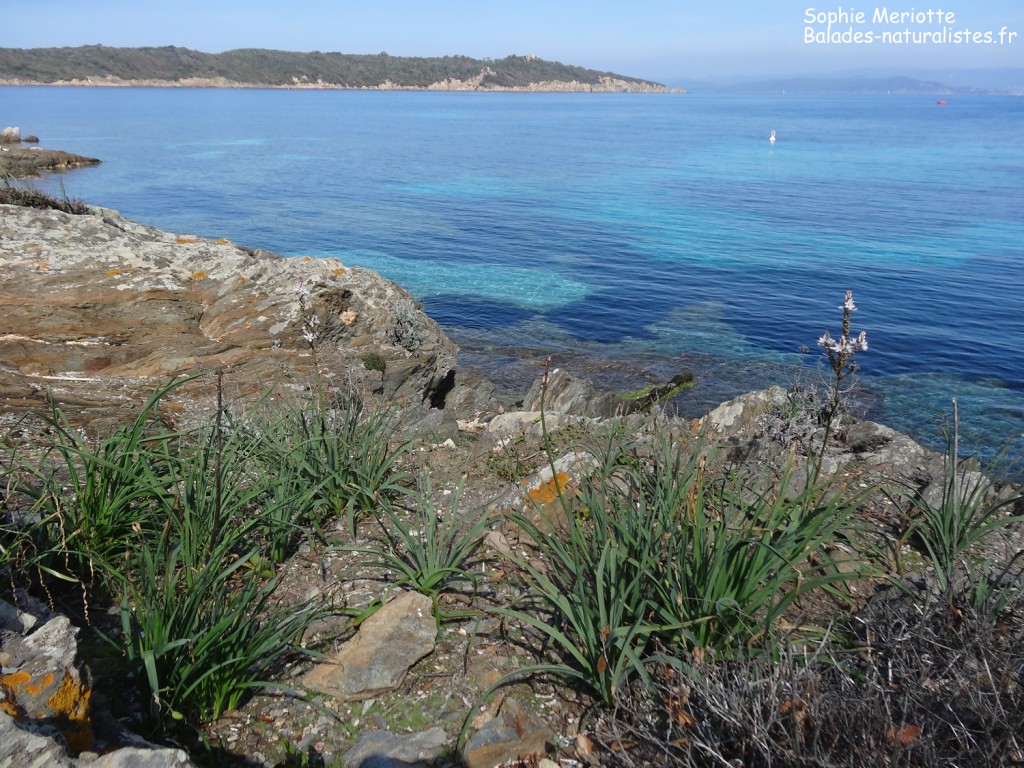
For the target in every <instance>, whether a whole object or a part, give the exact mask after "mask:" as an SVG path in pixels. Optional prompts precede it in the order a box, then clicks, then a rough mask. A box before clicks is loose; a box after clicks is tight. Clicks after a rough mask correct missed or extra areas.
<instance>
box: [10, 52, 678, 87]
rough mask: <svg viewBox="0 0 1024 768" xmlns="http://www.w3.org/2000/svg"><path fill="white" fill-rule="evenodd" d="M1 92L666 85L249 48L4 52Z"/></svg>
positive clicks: (523, 66)
mask: <svg viewBox="0 0 1024 768" xmlns="http://www.w3.org/2000/svg"><path fill="white" fill-rule="evenodd" d="M0 85H81V86H154V87H194V88H218V87H219V88H242V87H248V88H311V89H313V88H324V89H328V88H333V89H373V90H432V91H561V92H605V93H664V92H667V91H668V88H666V87H665V86H664V85H662V84H661V83H655V82H652V81H650V80H641V79H639V78H635V77H628V76H626V75H619V74H615V73H613V72H599V71H597V70H593V69H586V68H584V67H575V66H571V65H568V64H562V63H560V62H556V61H545V60H544V59H540V58H537V57H536V56H506V57H505V58H503V59H474V58H470V57H468V56H439V57H430V58H424V57H410V56H391V55H389V54H387V53H379V54H349V53H321V52H319V51H314V52H312V53H297V52H291V51H275V50H267V49H262V48H244V49H239V50H234V51H225V52H224V53H203V52H202V51H194V50H191V49H189V48H179V47H176V46H166V47H161V48H111V47H107V46H103V45H86V46H80V47H77V48H0Z"/></svg>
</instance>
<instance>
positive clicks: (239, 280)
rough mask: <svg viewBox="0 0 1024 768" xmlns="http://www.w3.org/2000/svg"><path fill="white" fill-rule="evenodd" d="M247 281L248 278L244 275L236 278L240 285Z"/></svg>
mask: <svg viewBox="0 0 1024 768" xmlns="http://www.w3.org/2000/svg"><path fill="white" fill-rule="evenodd" d="M248 279H249V278H247V277H246V276H245V275H239V276H238V282H240V283H244V282H245V281H246V280H248Z"/></svg>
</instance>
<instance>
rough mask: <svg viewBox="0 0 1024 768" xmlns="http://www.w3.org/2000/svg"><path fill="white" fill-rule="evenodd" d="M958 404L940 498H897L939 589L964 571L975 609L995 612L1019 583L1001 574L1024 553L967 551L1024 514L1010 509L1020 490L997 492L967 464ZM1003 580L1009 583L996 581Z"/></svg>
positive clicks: (950, 587) (949, 591)
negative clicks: (1006, 557)
mask: <svg viewBox="0 0 1024 768" xmlns="http://www.w3.org/2000/svg"><path fill="white" fill-rule="evenodd" d="M959 429H960V424H959V410H958V407H957V402H956V400H954V401H953V421H952V425H951V427H950V429H949V430H948V431H947V433H946V453H945V457H944V462H943V468H944V472H943V484H942V493H941V497H940V499H939V501H938V503H937V504H936V503H934V502H931V501H929V500H927V499H925V498H924V497H923V496H922V495H920V494H910V493H901V494H896V495H897V499H896V500H897V501H900V502H908V503H909V506H910V520H911V522H910V526H909V529H908V535H909V537H910V538H911V539H912V540H913V541H916V542H917V543H919V544H920V546H921V547H922V549H923V550H924V552H925V554H926V555H927V556H928V560H929V561H930V563H931V565H932V567H933V568H934V570H935V575H936V578H937V579H938V584H939V589H940V591H941V592H942V593H943V594H945V595H946V596H947V597H949V596H952V595H953V593H954V592H955V591H956V590H955V589H954V587H956V586H957V585H956V584H955V581H956V579H957V577H958V576H963V577H964V578H966V579H967V582H968V583H969V584H971V585H973V599H972V602H973V604H974V607H975V608H976V609H984V608H986V607H987V608H988V609H989V610H988V613H989V615H990V616H991V617H992V618H996V617H997V616H998V615H999V614H1000V613H1002V612H1003V611H1004V610H1005V609H1006V608H1007V606H1008V605H1009V604H1010V603H1011V602H1013V601H1014V600H1015V599H1016V596H1017V594H1018V593H1019V592H1020V585H1019V583H1018V582H1017V580H1016V579H1001V576H1007V575H1010V574H1012V573H1014V569H1015V567H1016V571H1017V572H1019V571H1020V570H1021V567H1020V566H1019V565H1017V563H1018V562H1019V561H1020V560H1021V558H1022V556H1024V553H1022V552H1018V553H1017V554H1016V555H1015V556H1014V557H1013V558H1012V559H1011V560H1010V562H1008V563H1004V564H1000V565H997V564H994V563H993V562H991V561H990V560H989V559H987V558H985V557H982V558H981V560H980V564H979V563H978V561H976V560H975V559H974V558H972V557H971V556H970V551H971V550H972V549H973V548H974V547H976V546H977V545H979V544H981V543H982V542H984V541H985V540H987V539H989V538H990V537H992V536H998V535H1000V534H1002V533H1003V532H1005V531H1006V529H1007V527H1009V526H1012V525H1017V524H1019V523H1021V522H1024V515H1019V514H1017V515H1014V514H1010V512H1011V511H1012V510H1013V509H1014V508H1015V507H1017V506H1018V505H1019V504H1020V503H1021V501H1022V500H1024V495H1022V494H1021V492H1020V491H1019V490H1017V491H1011V492H1003V493H999V492H997V489H996V488H995V486H994V485H993V483H992V481H991V480H989V479H988V478H987V477H986V476H985V475H984V474H982V473H981V472H978V471H973V470H971V469H969V468H968V466H967V464H966V462H964V461H962V460H961V458H960V450H959ZM1001 580H1005V581H1007V584H1005V585H1000V583H999V582H1000V581H1001Z"/></svg>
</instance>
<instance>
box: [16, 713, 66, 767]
mask: <svg viewBox="0 0 1024 768" xmlns="http://www.w3.org/2000/svg"><path fill="white" fill-rule="evenodd" d="M72 765H73V763H72V762H71V759H70V758H69V757H68V756H67V753H66V752H65V751H64V745H63V743H62V742H61V741H60V737H59V736H58V737H56V738H54V736H53V735H50V734H48V733H42V732H39V731H37V730H36V729H34V728H31V727H28V726H24V725H21V724H19V723H16V722H15V721H14V718H12V717H11V716H10V715H8V714H7V713H6V712H4V711H3V710H2V709H0V768H50V766H55V767H56V768H65V767H67V768H70V766H72Z"/></svg>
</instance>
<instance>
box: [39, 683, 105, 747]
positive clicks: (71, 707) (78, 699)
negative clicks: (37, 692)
mask: <svg viewBox="0 0 1024 768" xmlns="http://www.w3.org/2000/svg"><path fill="white" fill-rule="evenodd" d="M91 696H92V691H90V690H89V687H88V686H87V685H86V684H85V683H82V682H78V681H76V680H75V679H74V678H73V677H72V676H71V673H70V672H69V671H68V670H64V679H63V680H61V682H60V688H58V689H57V691H56V693H54V694H53V695H52V696H51V697H50V698H49V699H47V700H46V707H47V709H48V710H49V711H48V712H46V713H45V714H46V715H48V716H50V717H55V718H57V729H58V730H59V731H60V732H61V733H62V734H63V735H64V738H65V740H66V741H67V743H68V747H69V748H70V749H71V750H73V751H74V752H84V751H85V750H87V749H89V748H90V747H92V743H93V733H92V723H91V722H90V720H89V699H90V697H91Z"/></svg>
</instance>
